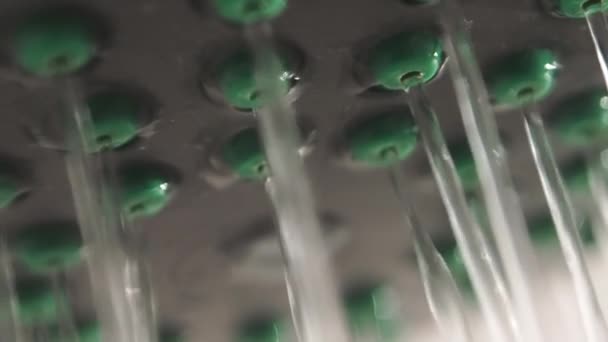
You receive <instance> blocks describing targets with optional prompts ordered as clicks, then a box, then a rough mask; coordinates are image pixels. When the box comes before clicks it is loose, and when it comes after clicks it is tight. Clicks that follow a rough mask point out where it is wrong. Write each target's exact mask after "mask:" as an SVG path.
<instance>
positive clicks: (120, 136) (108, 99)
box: [87, 91, 141, 152]
mask: <svg viewBox="0 0 608 342" xmlns="http://www.w3.org/2000/svg"><path fill="white" fill-rule="evenodd" d="M87 104H88V106H89V110H90V111H91V119H92V120H93V127H94V130H95V131H94V132H92V134H90V135H89V136H90V137H91V138H92V140H93V141H92V142H91V149H92V150H93V151H91V152H98V151H101V150H106V149H114V148H118V147H121V146H123V145H125V144H127V143H129V142H130V141H132V140H133V139H135V137H137V134H138V132H139V129H140V127H139V126H140V124H139V120H138V117H139V112H140V110H141V106H140V104H139V103H138V100H137V99H135V98H133V97H131V96H130V95H127V94H124V93H119V92H112V91H107V92H102V93H98V94H94V95H92V96H91V97H89V99H88V100H87Z"/></svg>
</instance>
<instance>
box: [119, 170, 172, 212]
mask: <svg viewBox="0 0 608 342" xmlns="http://www.w3.org/2000/svg"><path fill="white" fill-rule="evenodd" d="M121 179H122V197H121V198H122V209H123V212H124V214H125V216H126V217H127V218H129V219H136V218H143V217H151V216H155V215H157V214H158V213H159V212H161V211H162V210H163V209H164V208H165V207H166V206H167V205H168V204H169V202H170V201H171V199H172V198H173V196H174V193H175V190H176V189H175V188H176V183H175V182H174V180H173V179H172V177H170V176H169V175H167V174H166V172H164V171H163V170H161V169H159V168H155V167H148V166H147V165H146V166H134V167H130V168H128V169H126V170H123V173H122V174H121Z"/></svg>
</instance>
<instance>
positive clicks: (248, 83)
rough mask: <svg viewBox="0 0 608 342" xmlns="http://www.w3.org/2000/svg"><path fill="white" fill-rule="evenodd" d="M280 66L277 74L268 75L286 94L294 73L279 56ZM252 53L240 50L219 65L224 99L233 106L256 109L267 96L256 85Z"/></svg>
mask: <svg viewBox="0 0 608 342" xmlns="http://www.w3.org/2000/svg"><path fill="white" fill-rule="evenodd" d="M279 59H280V60H281V64H282V65H281V66H282V67H281V68H278V69H279V70H278V74H277V75H268V77H270V78H272V79H276V80H277V82H279V83H280V86H281V91H282V92H283V94H284V95H286V94H287V93H288V92H289V90H290V88H291V87H292V80H293V78H294V77H293V76H294V73H293V71H291V70H289V69H290V68H289V67H288V66H287V63H286V61H285V60H283V59H282V58H281V57H280V56H279ZM255 67H256V65H255V61H254V58H253V55H252V54H251V53H248V52H244V51H240V52H238V53H236V54H234V55H233V56H231V57H229V58H228V59H227V60H226V61H225V62H224V63H223V64H222V65H220V67H219V73H218V83H219V88H220V91H221V92H222V94H223V95H224V98H225V100H226V101H227V102H228V103H229V104H230V105H232V106H233V107H235V108H238V109H244V110H256V109H259V108H261V107H263V106H264V105H265V103H266V99H267V98H268V96H266V95H265V94H264V92H263V91H262V90H261V89H260V87H259V86H258V82H257V80H256V75H255Z"/></svg>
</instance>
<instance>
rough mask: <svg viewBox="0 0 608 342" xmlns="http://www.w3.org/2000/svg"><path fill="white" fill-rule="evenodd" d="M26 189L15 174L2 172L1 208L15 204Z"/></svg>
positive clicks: (0, 173) (0, 181)
mask: <svg viewBox="0 0 608 342" xmlns="http://www.w3.org/2000/svg"><path fill="white" fill-rule="evenodd" d="M25 192H26V189H25V188H24V186H23V185H22V184H20V181H19V180H18V179H17V178H16V177H14V175H12V174H10V173H6V172H3V173H2V172H0V209H4V208H7V207H8V206H10V205H11V204H13V203H14V202H15V201H16V200H17V199H18V198H19V197H20V196H21V195H22V194H24V193H25Z"/></svg>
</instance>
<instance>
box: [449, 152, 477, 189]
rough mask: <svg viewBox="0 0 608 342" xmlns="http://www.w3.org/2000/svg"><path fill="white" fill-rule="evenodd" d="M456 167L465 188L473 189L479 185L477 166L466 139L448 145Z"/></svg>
mask: <svg viewBox="0 0 608 342" xmlns="http://www.w3.org/2000/svg"><path fill="white" fill-rule="evenodd" d="M448 149H449V151H450V154H451V155H452V160H453V161H454V167H455V168H456V172H457V173H458V176H459V177H460V182H461V183H462V186H463V188H464V189H465V190H473V189H475V188H477V187H478V185H479V177H478V176H477V168H476V167H475V160H474V159H473V154H472V153H471V149H470V147H469V144H468V143H467V142H466V141H464V142H460V143H457V144H454V145H450V146H449V147H448Z"/></svg>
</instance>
